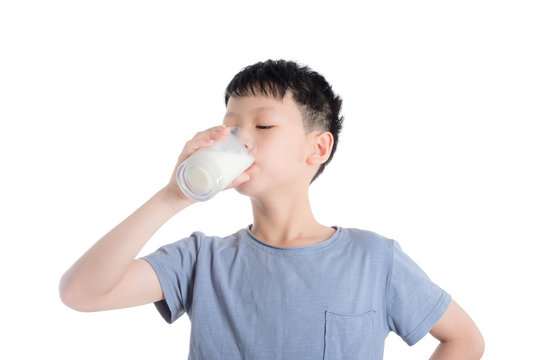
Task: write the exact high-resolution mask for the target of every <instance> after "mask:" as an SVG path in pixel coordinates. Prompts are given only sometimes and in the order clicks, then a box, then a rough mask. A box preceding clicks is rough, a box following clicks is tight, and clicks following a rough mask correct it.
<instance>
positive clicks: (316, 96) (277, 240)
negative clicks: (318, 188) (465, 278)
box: [60, 60, 484, 360]
mask: <svg viewBox="0 0 539 360" xmlns="http://www.w3.org/2000/svg"><path fill="white" fill-rule="evenodd" d="M225 104H226V108H227V113H226V115H225V117H224V121H223V125H221V126H217V127H213V128H210V129H208V130H205V131H202V132H199V133H197V134H196V135H195V136H194V137H193V138H192V139H191V140H189V141H188V142H187V143H186V144H185V147H184V149H183V151H182V153H181V154H180V156H179V159H178V162H177V164H176V167H175V170H174V172H173V173H172V176H171V178H170V181H169V183H168V184H167V185H166V186H165V187H164V188H163V189H161V190H159V191H158V192H157V193H156V194H155V195H154V196H153V197H152V198H151V199H149V200H148V201H147V202H146V203H145V204H143V205H142V206H141V207H140V208H139V209H137V210H136V211H135V212H134V213H133V214H131V215H130V216H129V217H128V218H127V219H125V220H124V221H123V222H122V223H120V224H119V225H118V226H117V227H115V228H114V229H112V230H111V231H110V232H109V233H107V234H106V235H105V236H104V237H103V238H102V239H100V240H99V241H98V242H97V243H96V244H95V245H94V246H93V247H92V248H90V250H88V252H86V253H85V254H84V255H83V256H82V257H81V258H80V259H79V260H78V261H77V262H76V263H75V264H74V265H73V266H72V267H71V268H70V269H69V270H68V271H67V272H66V273H65V275H64V276H63V278H62V280H61V282H60V293H61V298H62V300H63V301H64V303H65V304H66V305H68V306H69V307H71V308H73V309H75V310H79V311H99V310H107V309H117V308H124V307H130V306H136V305H141V304H147V303H155V306H156V307H157V309H158V310H159V312H160V314H161V315H162V316H163V318H164V319H165V320H166V321H168V322H169V323H172V322H173V321H175V320H176V319H178V318H179V317H180V316H181V315H183V314H184V313H186V312H187V314H188V316H189V318H190V321H191V339H190V348H189V358H190V359H272V360H274V359H294V360H297V359H309V360H312V359H382V356H383V349H384V340H385V338H386V336H387V334H388V332H389V331H394V332H395V333H397V334H398V335H399V336H401V337H402V338H403V339H404V340H405V341H406V342H407V343H408V344H409V345H413V344H414V343H416V342H417V341H419V340H420V339H421V338H422V337H423V336H424V335H426V333H427V332H429V331H430V333H431V334H432V335H433V336H434V337H436V338H437V339H439V340H440V345H439V347H438V348H437V349H436V351H435V352H434V354H433V356H432V359H479V358H480V357H481V356H482V353H483V347H484V345H483V338H482V336H481V334H480V332H479V330H478V329H477V327H476V326H475V324H474V323H473V321H472V320H471V319H470V318H469V317H468V316H467V314H466V313H465V312H464V311H463V310H462V309H461V308H460V307H459V306H458V305H457V304H456V303H455V302H454V301H453V300H452V299H451V297H450V296H449V295H448V294H447V293H446V292H445V291H444V290H442V289H441V288H440V287H438V286H437V285H436V284H434V283H432V282H431V281H430V280H429V278H428V277H427V275H426V274H425V273H424V272H423V271H422V270H421V269H420V268H419V267H418V266H417V265H416V264H415V263H414V262H413V261H412V260H411V259H410V258H409V257H408V256H407V255H406V254H404V253H403V252H402V250H401V248H400V247H399V244H398V243H397V242H396V241H394V240H391V239H388V238H385V237H383V236H381V235H378V234H376V233H373V232H370V231H366V230H359V229H351V228H341V227H338V226H333V227H327V226H324V225H322V224H319V223H318V222H317V221H316V220H315V218H314V216H313V213H312V211H311V208H310V204H309V197H308V188H309V185H310V183H311V182H312V181H313V180H314V179H316V177H317V176H318V175H320V173H321V172H322V171H323V170H324V168H325V166H326V165H327V163H328V162H329V161H330V160H331V158H332V157H333V154H334V153H335V150H336V147H337V143H338V139H339V133H340V131H341V127H342V119H343V118H342V116H340V115H339V113H340V110H341V99H340V98H339V97H338V96H336V95H335V94H334V93H333V91H332V89H331V86H330V85H329V84H328V83H327V82H326V80H325V79H324V78H323V77H322V76H321V75H319V74H318V73H316V72H314V71H312V70H311V69H310V68H308V67H306V66H299V65H298V64H296V63H294V62H291V61H284V60H279V61H272V60H268V61H266V62H260V63H257V64H254V65H252V66H249V67H246V68H245V69H243V70H242V71H241V72H239V73H238V74H237V75H236V76H235V77H234V78H233V80H232V81H231V82H230V84H229V85H228V87H227V89H226V94H225ZM230 126H237V127H241V128H242V129H245V130H247V131H248V132H249V133H250V134H251V135H252V136H253V137H254V138H255V141H256V144H257V155H256V160H255V163H254V166H252V167H251V168H249V169H248V170H246V171H245V172H244V173H243V174H241V175H240V176H239V177H238V178H237V179H235V180H234V181H233V182H232V184H230V185H229V186H228V187H227V188H235V189H236V190H237V191H238V192H239V193H241V194H243V195H246V196H249V198H250V199H251V204H252V209H253V223H252V225H250V226H248V227H246V228H243V229H241V230H239V231H238V232H236V233H235V234H232V235H229V236H226V237H224V238H219V237H213V236H206V235H205V234H203V233H201V232H194V233H193V234H192V235H191V236H190V237H188V238H185V239H183V240H180V241H177V242H175V243H172V244H169V245H165V246H163V247H161V248H160V249H158V250H157V251H155V252H154V253H152V254H149V255H147V256H145V257H143V258H139V259H135V257H136V256H137V254H138V253H139V251H140V250H141V248H142V247H143V246H144V244H145V243H146V242H147V241H148V240H149V239H150V237H151V236H152V235H153V234H154V233H155V231H157V229H159V227H161V225H163V224H164V223H165V222H166V221H167V220H168V219H170V218H171V217H172V216H174V215H175V214H176V213H178V212H180V211H181V210H183V209H184V208H186V207H187V206H190V205H192V204H193V203H194V201H191V200H190V199H188V198H187V197H186V196H185V195H184V194H183V193H182V192H181V191H180V189H179V188H178V186H177V184H176V179H175V171H176V169H177V167H178V166H179V164H180V163H181V162H183V161H184V160H185V159H186V158H187V157H189V156H190V155H191V154H193V153H194V152H195V151H196V150H198V149H200V148H203V147H207V146H209V145H211V143H212V142H213V141H217V140H220V139H222V138H224V136H225V134H226V133H227V132H228V131H229V128H228V127H230Z"/></svg>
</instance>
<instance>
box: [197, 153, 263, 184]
mask: <svg viewBox="0 0 539 360" xmlns="http://www.w3.org/2000/svg"><path fill="white" fill-rule="evenodd" d="M188 160H189V173H188V178H187V180H188V181H189V183H190V184H191V186H192V187H193V188H194V190H195V191H196V192H198V193H207V192H208V191H209V190H210V186H211V183H212V181H211V180H210V178H209V177H210V176H211V174H210V173H207V172H206V171H204V168H205V167H207V165H210V166H211V167H212V168H213V169H214V171H215V173H216V174H217V177H218V179H219V178H220V182H219V188H218V189H217V191H221V190H223V189H224V188H225V187H227V186H228V185H229V184H230V183H231V182H232V181H233V180H234V179H235V178H237V177H238V176H239V175H240V174H241V173H242V172H243V171H245V169H247V168H248V167H249V166H250V165H251V164H252V163H253V162H254V161H255V158H254V157H252V156H250V155H248V154H245V153H243V154H242V153H233V152H225V151H216V150H212V149H200V150H198V151H197V152H195V153H194V154H193V155H191V156H190V157H189V159H188ZM205 164H207V165H205Z"/></svg>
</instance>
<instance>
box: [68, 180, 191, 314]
mask: <svg viewBox="0 0 539 360" xmlns="http://www.w3.org/2000/svg"><path fill="white" fill-rule="evenodd" d="M189 204H190V203H189V202H188V201H187V200H184V201H181V200H179V199H178V200H176V199H174V197H173V196H171V194H170V193H169V189H168V188H167V187H165V188H163V189H161V190H159V191H158V192H157V193H156V194H155V195H153V196H152V197H151V198H150V199H149V200H148V201H147V202H146V203H144V204H143V205H142V206H141V207H140V208H138V209H137V210H136V211H135V212H134V213H133V214H131V215H130V216H129V217H127V218H126V219H125V220H124V221H122V222H121V223H120V224H119V225H117V226H116V227H115V228H114V229H112V230H111V231H109V232H108V233H107V234H106V235H105V236H103V237H102V238H101V239H100V240H99V241H98V242H97V243H96V244H95V245H94V246H92V247H91V248H90V249H89V250H88V251H87V252H86V253H85V254H84V255H83V256H82V257H81V258H80V259H79V260H78V261H77V262H76V263H75V264H73V266H71V268H70V269H69V270H67V271H66V273H65V274H64V276H63V277H62V279H61V281H60V297H61V298H62V301H63V302H64V303H65V304H66V305H67V306H69V307H71V308H73V309H75V310H78V311H98V310H109V309H114V308H123V307H129V306H135V305H142V304H145V303H150V302H155V301H158V300H161V299H162V298H163V293H162V290H161V286H160V283H159V280H158V279H157V275H156V274H155V272H154V271H153V269H152V267H151V266H150V264H148V263H147V262H146V261H145V260H142V259H138V260H134V258H135V256H137V254H138V253H139V251H140V250H141V249H142V247H143V246H144V245H145V244H146V242H147V241H148V240H149V239H150V238H151V236H152V235H153V234H154V233H155V232H156V231H157V230H158V229H159V228H160V227H161V226H162V225H163V224H164V223H165V222H167V221H168V220H169V219H170V218H171V217H172V216H174V215H175V214H176V213H178V212H179V211H181V210H182V209H184V208H185V207H187V206H188V205H189Z"/></svg>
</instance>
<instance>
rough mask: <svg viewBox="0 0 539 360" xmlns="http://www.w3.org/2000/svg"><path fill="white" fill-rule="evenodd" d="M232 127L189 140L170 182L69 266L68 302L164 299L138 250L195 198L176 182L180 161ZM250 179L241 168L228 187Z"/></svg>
mask: <svg viewBox="0 0 539 360" xmlns="http://www.w3.org/2000/svg"><path fill="white" fill-rule="evenodd" d="M228 132H229V129H228V128H225V127H223V126H215V127H213V128H210V129H207V130H205V131H201V132H199V133H197V134H196V135H195V136H194V137H193V138H192V139H191V140H189V141H187V143H186V144H185V146H184V148H183V151H182V153H181V154H180V156H179V157H178V161H177V163H176V166H175V169H174V171H173V172H172V175H171V177H170V180H169V183H168V184H167V186H165V187H164V188H163V189H161V190H159V191H158V192H157V193H156V194H155V195H154V196H152V197H151V198H150V199H149V200H148V201H147V202H146V203H144V204H143V205H142V206H141V207H140V208H138V209H137V210H136V211H135V212H134V213H133V214H131V215H130V216H129V217H127V218H126V219H125V220H124V221H122V222H121V223H120V224H119V225H118V226H116V227H115V228H114V229H112V230H111V231H109V232H108V233H107V234H106V235H105V236H103V237H102V238H101V239H100V240H99V241H98V242H97V243H96V244H95V245H94V246H92V247H91V248H90V249H89V250H88V251H87V252H86V253H85V254H84V255H82V257H81V258H80V259H79V260H78V261H77V262H76V263H75V264H73V265H72V266H71V268H69V269H68V270H67V271H66V273H65V274H64V276H63V277H62V279H61V280H60V297H61V299H62V301H63V302H64V303H65V304H66V305H67V306H69V307H71V308H73V309H75V310H78V311H98V310H109V309H117V308H124V307H130V306H135V305H142V304H147V303H150V302H155V301H158V300H162V299H163V292H162V290H161V284H160V283H159V279H158V278H157V275H156V274H155V272H154V270H153V268H152V267H151V265H150V264H149V263H147V262H146V261H145V260H143V259H137V260H135V256H137V254H138V253H139V252H140V250H141V249H142V247H143V246H144V245H145V244H146V242H147V241H148V240H149V239H150V238H151V237H152V235H153V234H154V233H155V232H156V231H157V230H158V229H159V228H160V227H161V226H162V225H163V224H164V223H165V222H167V221H168V220H169V219H170V218H171V217H172V216H174V215H175V214H176V213H178V212H180V211H181V210H183V209H184V208H186V207H187V206H189V205H191V204H193V203H195V202H194V201H192V200H190V199H188V198H187V197H186V196H185V195H184V194H183V193H182V192H181V190H180V189H179V187H178V185H177V183H176V171H177V169H178V167H179V165H180V164H181V163H182V162H183V161H184V160H185V159H186V158H187V157H189V156H190V155H191V154H193V153H194V152H195V151H197V150H198V149H200V148H203V147H207V146H210V145H211V142H212V141H219V140H222V139H224V138H225V137H226V134H227V133H228ZM248 179H249V176H248V175H247V174H245V173H243V174H242V175H240V176H238V178H236V179H235V180H234V181H233V182H232V184H230V185H229V186H227V187H226V189H228V188H231V187H235V186H237V185H239V184H241V183H242V182H244V181H246V180H248Z"/></svg>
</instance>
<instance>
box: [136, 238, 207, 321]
mask: <svg viewBox="0 0 539 360" xmlns="http://www.w3.org/2000/svg"><path fill="white" fill-rule="evenodd" d="M199 245H200V242H199V236H197V234H196V233H193V234H192V235H191V236H190V237H188V238H185V239H182V240H179V241H176V242H174V243H171V244H168V245H164V246H162V247H160V248H159V249H158V250H157V251H155V252H153V253H151V254H149V255H146V256H144V257H142V258H143V259H144V260H146V261H147V262H148V263H149V264H150V265H151V266H152V268H153V270H154V271H155V273H156V275H157V278H158V279H159V282H160V284H161V288H162V289H163V294H164V297H165V298H164V300H161V301H157V302H155V303H154V304H155V307H156V308H157V310H158V311H159V313H160V314H161V316H162V317H163V319H165V320H166V321H167V322H168V323H169V324H172V323H173V322H174V321H176V320H177V319H178V318H179V317H180V316H182V315H183V314H184V313H185V312H186V311H188V309H190V307H191V302H192V298H193V284H194V277H195V273H196V271H195V266H196V263H197V257H198V253H199Z"/></svg>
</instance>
